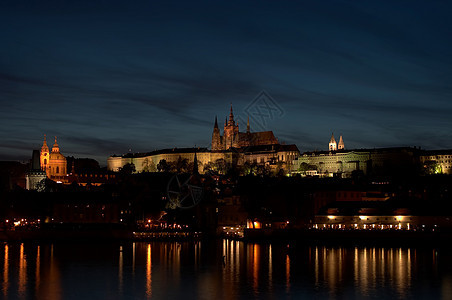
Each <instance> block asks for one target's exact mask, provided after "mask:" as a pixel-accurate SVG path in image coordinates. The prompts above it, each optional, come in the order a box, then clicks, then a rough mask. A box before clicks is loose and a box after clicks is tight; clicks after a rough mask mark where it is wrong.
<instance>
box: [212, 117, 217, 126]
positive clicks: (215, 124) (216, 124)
mask: <svg viewBox="0 0 452 300" xmlns="http://www.w3.org/2000/svg"><path fill="white" fill-rule="evenodd" d="M213 128H218V122H217V116H215V125H214V126H213Z"/></svg>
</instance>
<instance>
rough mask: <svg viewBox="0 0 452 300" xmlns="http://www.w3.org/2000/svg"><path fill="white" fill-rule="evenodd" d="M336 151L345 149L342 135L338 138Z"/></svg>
mask: <svg viewBox="0 0 452 300" xmlns="http://www.w3.org/2000/svg"><path fill="white" fill-rule="evenodd" d="M337 149H338V150H341V149H345V144H344V140H343V139H342V135H341V136H340V138H339V144H337Z"/></svg>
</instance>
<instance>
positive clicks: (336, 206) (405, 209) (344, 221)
mask: <svg viewBox="0 0 452 300" xmlns="http://www.w3.org/2000/svg"><path fill="white" fill-rule="evenodd" d="M312 228H313V229H329V230H346V229H351V230H387V229H394V230H428V231H435V230H438V229H440V228H443V229H444V228H452V219H451V218H450V216H449V215H447V213H444V212H442V211H435V210H434V209H429V208H426V207H425V206H424V205H420V206H411V205H402V204H400V203H397V202H391V201H385V202H352V201H349V202H334V203H331V204H329V205H326V206H325V207H324V208H322V209H321V210H320V212H319V213H317V214H316V215H315V217H314V222H313V224H312Z"/></svg>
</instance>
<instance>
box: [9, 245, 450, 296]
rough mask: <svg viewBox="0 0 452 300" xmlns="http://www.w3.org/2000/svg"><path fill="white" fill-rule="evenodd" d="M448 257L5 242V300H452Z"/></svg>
mask: <svg viewBox="0 0 452 300" xmlns="http://www.w3.org/2000/svg"><path fill="white" fill-rule="evenodd" d="M449 250H450V249H432V248H392V247H326V246H300V245H298V246H296V247H295V246H294V245H287V244H281V243H273V244H269V243H267V244H265V243H262V244H259V243H244V242H240V241H229V240H219V241H211V242H183V243H179V242H151V243H146V242H137V243H132V242H130V243H128V242H126V243H91V244H90V243H80V244H77V243H72V244H71V243H56V244H49V243H3V244H0V262H2V263H0V268H1V269H0V276H1V278H0V280H1V285H0V286H1V289H2V291H1V293H0V296H1V297H0V298H5V299H30V298H37V299H80V298H89V299H124V298H128V299H136V298H139V299H142V298H147V299H163V298H168V297H172V298H176V299H181V298H201V299H211V298H215V299H244V298H276V297H283V298H287V297H298V296H304V297H316V298H332V299H335V298H355V299H357V298H360V299H361V298H381V297H384V298H399V299H401V298H422V297H424V298H442V299H446V298H449V299H450V298H452V289H451V286H452V268H451V267H452V255H451V254H450V251H449Z"/></svg>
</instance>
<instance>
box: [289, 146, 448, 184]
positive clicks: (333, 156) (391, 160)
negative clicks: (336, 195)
mask: <svg viewBox="0 0 452 300" xmlns="http://www.w3.org/2000/svg"><path fill="white" fill-rule="evenodd" d="M333 139H334V137H332V140H333ZM341 140H342V139H341ZM342 144H343V142H342ZM329 145H330V147H333V148H334V147H335V146H334V145H335V144H334V143H331V141H330V144H329ZM341 147H342V146H341ZM419 153H420V150H419V149H417V148H410V147H394V148H379V149H354V150H345V149H341V150H336V151H333V150H332V151H314V152H305V153H303V154H302V155H300V157H298V158H297V159H296V160H294V162H293V166H292V171H293V172H295V173H302V175H307V176H309V175H311V176H320V177H332V176H338V177H343V178H345V177H351V176H352V174H353V173H354V172H361V173H362V174H366V175H367V174H375V175H388V174H397V173H401V172H413V171H415V170H416V169H417V168H418V166H419ZM451 157H452V156H451ZM451 161H452V160H451Z"/></svg>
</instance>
